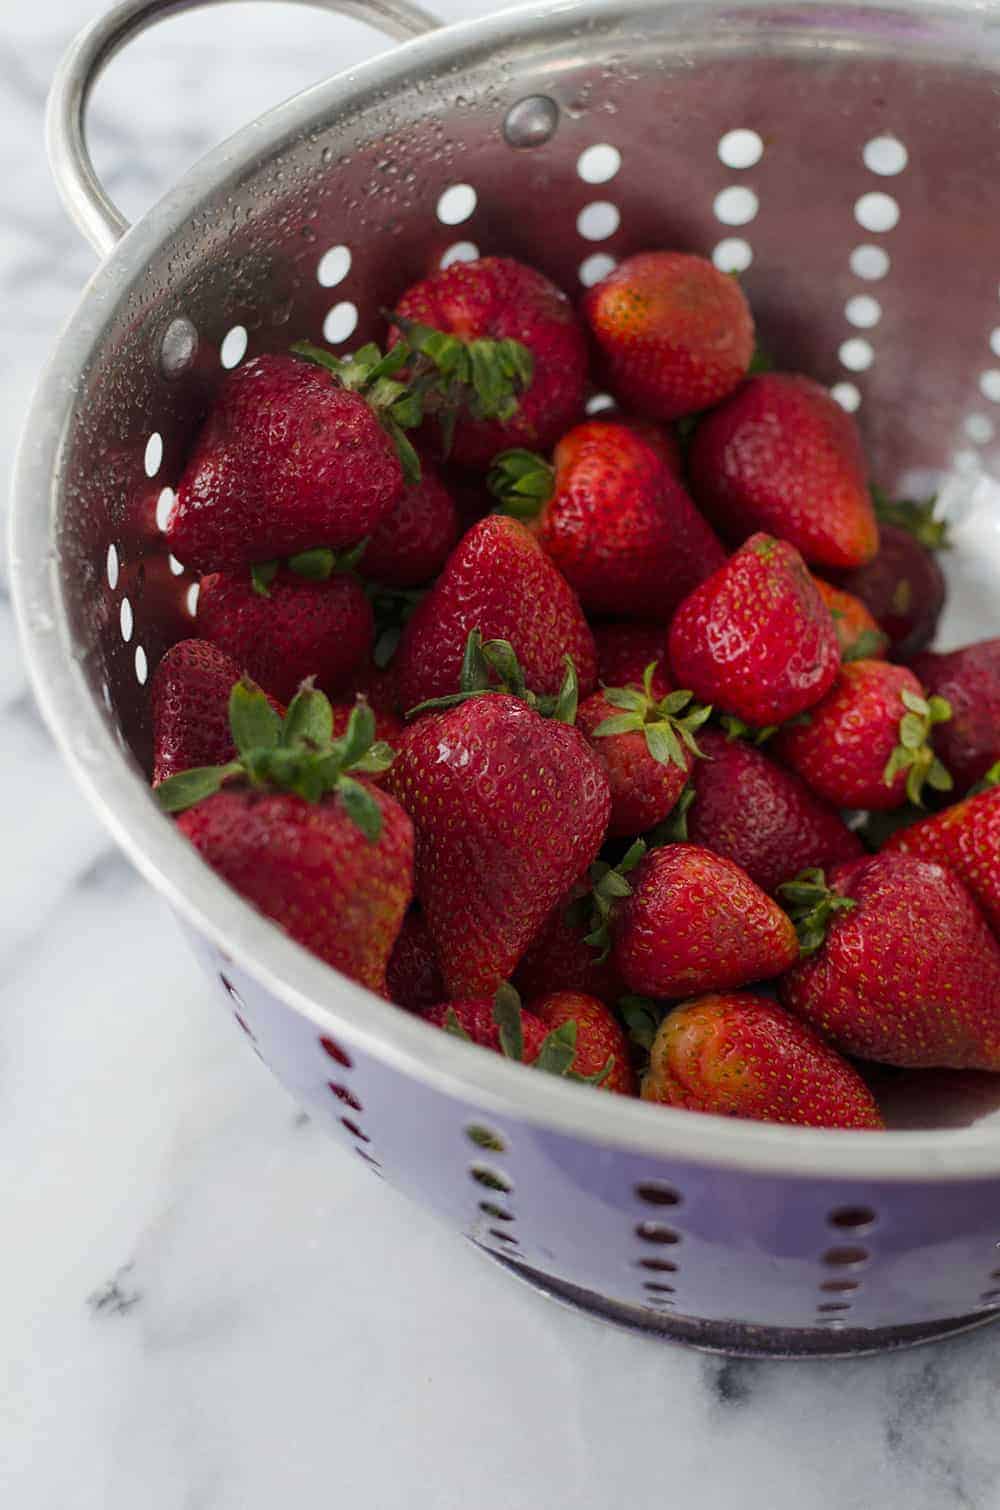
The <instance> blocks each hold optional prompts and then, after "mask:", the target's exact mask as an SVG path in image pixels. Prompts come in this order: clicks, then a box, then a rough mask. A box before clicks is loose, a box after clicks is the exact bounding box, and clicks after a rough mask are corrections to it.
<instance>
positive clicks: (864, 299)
mask: <svg viewBox="0 0 1000 1510" xmlns="http://www.w3.org/2000/svg"><path fill="white" fill-rule="evenodd" d="M844 314H845V315H846V316H847V322H848V324H849V325H854V326H856V327H857V329H858V330H871V328H872V326H874V325H877V324H878V322H879V320H881V318H882V306H881V304H880V303H879V302H878V300H877V299H873V298H872V296H871V294H855V295H854V297H853V299H848V301H847V303H846V304H845V306H844Z"/></svg>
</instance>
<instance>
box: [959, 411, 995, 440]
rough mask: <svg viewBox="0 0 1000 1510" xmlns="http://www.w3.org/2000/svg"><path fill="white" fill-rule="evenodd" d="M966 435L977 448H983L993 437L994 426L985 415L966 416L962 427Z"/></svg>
mask: <svg viewBox="0 0 1000 1510" xmlns="http://www.w3.org/2000/svg"><path fill="white" fill-rule="evenodd" d="M962 428H963V429H964V431H965V433H966V435H967V436H968V437H969V439H970V440H971V441H975V443H976V445H978V446H985V445H986V443H987V441H991V440H992V439H993V435H994V428H995V427H994V424H993V421H992V420H991V419H990V417H989V415H987V414H967V415H966V417H965V423H964V425H963V426H962Z"/></svg>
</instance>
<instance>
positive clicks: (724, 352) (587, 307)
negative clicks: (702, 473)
mask: <svg viewBox="0 0 1000 1510" xmlns="http://www.w3.org/2000/svg"><path fill="white" fill-rule="evenodd" d="M583 312H584V315H585V317H586V319H587V322H588V324H589V325H590V329H591V332H592V334H593V336H594V340H595V341H596V343H597V347H598V350H599V352H600V354H601V359H602V362H603V365H604V368H605V371H606V373H607V377H608V382H609V385H610V387H611V388H612V390H613V391H614V393H615V395H616V396H617V397H618V398H619V399H620V400H621V402H622V403H623V404H625V405H626V406H627V407H628V408H631V409H635V410H636V411H637V412H638V413H640V414H645V415H649V416H650V417H651V418H653V419H678V418H679V417H680V416H681V415H684V414H694V413H696V412H697V411H698V410H699V409H707V408H709V407H711V405H713V404H717V403H718V402H719V401H720V399H724V398H725V397H726V395H727V394H729V393H732V391H733V389H734V388H736V387H737V386H738V384H739V383H740V381H741V380H742V379H743V378H744V377H745V376H746V373H747V369H748V368H749V366H750V359H751V357H752V356H753V349H754V328H753V316H752V315H751V313H750V306H749V304H748V303H747V301H746V297H745V295H744V293H743V291H742V289H741V288H740V286H739V284H738V283H737V282H736V280H735V279H734V278H731V277H729V276H728V275H727V274H725V273H720V272H719V270H718V269H717V268H715V267H713V265H712V263H711V262H707V261H706V260H705V259H704V258H703V257H693V256H690V255H688V254H687V253H685V252H639V253H637V254H636V255H635V256H632V257H626V258H625V260H624V261H623V262H620V263H619V264H618V266H617V267H616V268H614V270H613V271H612V272H610V273H609V274H608V275H607V277H606V278H604V279H602V280H601V282H600V283H597V284H595V285H594V287H593V288H591V289H590V290H589V291H588V292H587V294H586V295H585V296H584V300H583Z"/></svg>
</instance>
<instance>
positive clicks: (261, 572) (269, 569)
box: [250, 561, 281, 598]
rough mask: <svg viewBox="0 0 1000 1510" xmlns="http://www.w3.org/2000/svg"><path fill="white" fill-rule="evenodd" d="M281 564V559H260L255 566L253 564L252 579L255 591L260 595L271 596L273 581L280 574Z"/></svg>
mask: <svg viewBox="0 0 1000 1510" xmlns="http://www.w3.org/2000/svg"><path fill="white" fill-rule="evenodd" d="M280 565H281V562H280V561H258V562H257V564H256V565H255V566H251V568H250V581H251V584H252V585H253V590H254V592H255V593H257V595H258V596H259V597H261V598H269V597H270V596H271V583H272V582H273V581H274V579H275V577H276V576H277V575H278V567H279V566H280Z"/></svg>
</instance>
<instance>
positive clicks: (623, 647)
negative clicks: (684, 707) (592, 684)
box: [594, 623, 674, 698]
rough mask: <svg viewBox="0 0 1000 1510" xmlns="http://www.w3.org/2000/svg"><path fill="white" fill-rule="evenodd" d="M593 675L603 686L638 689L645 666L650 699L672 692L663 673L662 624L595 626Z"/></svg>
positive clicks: (665, 671) (664, 642) (663, 639)
mask: <svg viewBox="0 0 1000 1510" xmlns="http://www.w3.org/2000/svg"><path fill="white" fill-rule="evenodd" d="M594 644H595V646H596V647H597V676H598V680H599V681H600V682H602V683H603V684H604V686H605V687H629V686H631V687H641V686H642V684H643V677H644V676H645V674H646V667H647V666H655V668H656V669H655V670H654V672H653V696H654V697H656V698H661V697H666V695H667V693H668V692H672V691H673V690H674V688H673V683H672V682H671V680H670V677H669V675H668V671H667V636H666V632H665V630H664V627H663V625H662V624H639V623H620V624H595V626H594Z"/></svg>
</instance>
